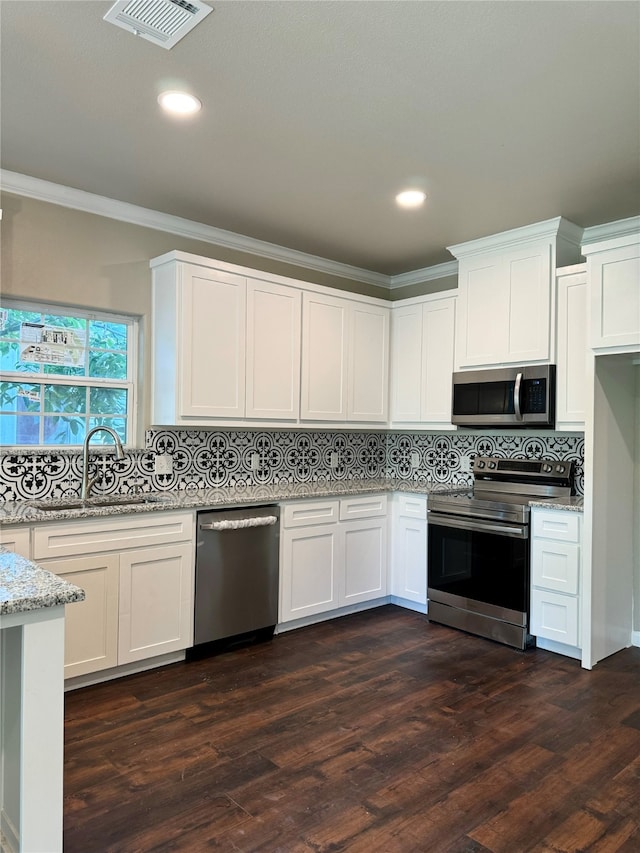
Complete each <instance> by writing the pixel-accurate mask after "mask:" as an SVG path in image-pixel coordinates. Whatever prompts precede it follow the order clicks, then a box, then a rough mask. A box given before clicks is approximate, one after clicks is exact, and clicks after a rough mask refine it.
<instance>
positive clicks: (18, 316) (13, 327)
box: [0, 308, 42, 341]
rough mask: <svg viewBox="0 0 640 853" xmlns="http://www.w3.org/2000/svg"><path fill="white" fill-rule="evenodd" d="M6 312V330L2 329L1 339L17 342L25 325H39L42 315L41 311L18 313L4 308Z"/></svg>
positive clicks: (0, 330) (0, 332)
mask: <svg viewBox="0 0 640 853" xmlns="http://www.w3.org/2000/svg"><path fill="white" fill-rule="evenodd" d="M2 310H3V311H6V321H5V324H4V328H3V329H0V338H1V339H3V340H4V339H9V340H14V341H17V340H18V339H19V337H20V327H21V325H22V324H23V323H39V322H40V320H41V318H42V314H41V313H40V312H39V311H18V310H17V309H15V308H3V309H2Z"/></svg>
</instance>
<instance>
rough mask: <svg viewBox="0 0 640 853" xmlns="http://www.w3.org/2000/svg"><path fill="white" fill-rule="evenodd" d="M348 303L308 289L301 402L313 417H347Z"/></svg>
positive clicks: (304, 415)
mask: <svg viewBox="0 0 640 853" xmlns="http://www.w3.org/2000/svg"><path fill="white" fill-rule="evenodd" d="M347 314H348V303H347V301H346V300H345V299H338V298H334V297H331V296H324V295H323V294H319V293H305V294H304V295H303V309H302V405H301V408H300V416H301V417H302V418H303V419H306V420H312V421H343V420H346V418H347V331H348V316H347Z"/></svg>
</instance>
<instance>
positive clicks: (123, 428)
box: [89, 418, 127, 446]
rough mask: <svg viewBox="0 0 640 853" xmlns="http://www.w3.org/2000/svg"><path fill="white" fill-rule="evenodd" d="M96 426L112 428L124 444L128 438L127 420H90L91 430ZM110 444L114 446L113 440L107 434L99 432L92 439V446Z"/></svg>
mask: <svg viewBox="0 0 640 853" xmlns="http://www.w3.org/2000/svg"><path fill="white" fill-rule="evenodd" d="M96 426H106V427H111V429H113V430H115V431H116V433H117V434H118V435H119V436H120V440H121V441H122V442H124V441H125V439H126V436H127V421H126V419H125V418H89V429H93V428H94V427H96ZM94 443H95V444H110V445H111V446H113V439H112V438H111V436H110V435H109V434H108V433H106V432H98V433H96V434H95V436H94V437H93V438H92V439H91V444H94Z"/></svg>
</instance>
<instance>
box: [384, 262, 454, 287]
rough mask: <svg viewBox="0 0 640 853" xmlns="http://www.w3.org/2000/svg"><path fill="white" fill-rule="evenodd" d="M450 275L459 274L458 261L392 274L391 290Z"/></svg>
mask: <svg viewBox="0 0 640 853" xmlns="http://www.w3.org/2000/svg"><path fill="white" fill-rule="evenodd" d="M450 275H458V262H457V261H447V262H446V263H444V264H436V265H435V266H433V267H424V268H423V269H421V270H410V271H409V272H403V273H400V274H399V275H392V276H391V281H390V283H389V289H390V290H397V289H398V288H400V287H409V285H411V284H424V282H425V281H434V280H435V279H438V278H446V277H447V276H450Z"/></svg>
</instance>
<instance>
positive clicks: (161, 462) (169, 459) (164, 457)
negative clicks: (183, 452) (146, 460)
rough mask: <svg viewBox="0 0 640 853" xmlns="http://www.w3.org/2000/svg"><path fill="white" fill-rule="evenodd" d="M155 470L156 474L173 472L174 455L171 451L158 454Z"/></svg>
mask: <svg viewBox="0 0 640 853" xmlns="http://www.w3.org/2000/svg"><path fill="white" fill-rule="evenodd" d="M153 470H154V472H155V473H156V474H173V456H171V454H170V453H161V454H159V455H158V456H156V458H155V465H154V469H153Z"/></svg>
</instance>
